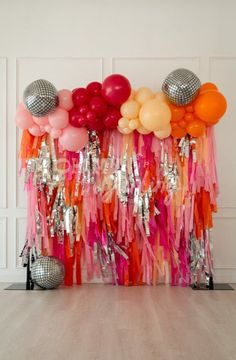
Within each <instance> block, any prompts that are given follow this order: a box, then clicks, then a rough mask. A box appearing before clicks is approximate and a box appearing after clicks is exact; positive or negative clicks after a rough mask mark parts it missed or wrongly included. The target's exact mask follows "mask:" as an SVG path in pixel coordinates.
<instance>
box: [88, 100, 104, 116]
mask: <svg viewBox="0 0 236 360" xmlns="http://www.w3.org/2000/svg"><path fill="white" fill-rule="evenodd" d="M89 106H90V109H91V110H93V111H94V112H95V113H96V114H97V116H104V115H105V114H106V112H107V103H106V100H105V99H104V98H103V97H102V96H95V97H93V98H92V99H91V100H90V103H89Z"/></svg>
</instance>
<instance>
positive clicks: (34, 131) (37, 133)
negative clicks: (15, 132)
mask: <svg viewBox="0 0 236 360" xmlns="http://www.w3.org/2000/svg"><path fill="white" fill-rule="evenodd" d="M29 133H30V134H31V135H33V136H42V135H44V134H45V131H42V130H41V129H40V127H39V126H38V125H33V126H32V127H31V128H29Z"/></svg>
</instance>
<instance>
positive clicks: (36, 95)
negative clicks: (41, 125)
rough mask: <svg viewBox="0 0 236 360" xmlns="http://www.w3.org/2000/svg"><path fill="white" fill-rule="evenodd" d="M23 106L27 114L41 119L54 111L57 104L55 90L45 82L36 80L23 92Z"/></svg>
mask: <svg viewBox="0 0 236 360" xmlns="http://www.w3.org/2000/svg"><path fill="white" fill-rule="evenodd" d="M23 98H24V104H25V106H26V108H27V109H28V110H29V112H30V113H31V114H32V115H33V116H36V117H42V116H45V115H47V114H48V113H50V112H51V111H53V110H55V108H56V106H57V104H58V97H57V89H56V88H55V86H54V85H52V84H51V83H50V82H49V81H47V80H42V79H40V80H36V81H34V82H32V83H31V84H29V85H28V86H27V88H26V89H25V91H24V96H23Z"/></svg>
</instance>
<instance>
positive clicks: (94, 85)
mask: <svg viewBox="0 0 236 360" xmlns="http://www.w3.org/2000/svg"><path fill="white" fill-rule="evenodd" d="M87 90H88V92H89V93H90V94H91V95H93V96H96V95H100V94H101V91H102V84H101V83H100V82H97V81H93V82H91V83H90V84H88V86H87Z"/></svg>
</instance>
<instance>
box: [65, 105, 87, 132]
mask: <svg viewBox="0 0 236 360" xmlns="http://www.w3.org/2000/svg"><path fill="white" fill-rule="evenodd" d="M69 121H70V124H71V125H72V126H74V127H84V126H85V125H86V122H87V120H86V117H85V116H84V115H81V114H80V112H79V110H78V109H76V108H73V109H71V110H70V111H69Z"/></svg>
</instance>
